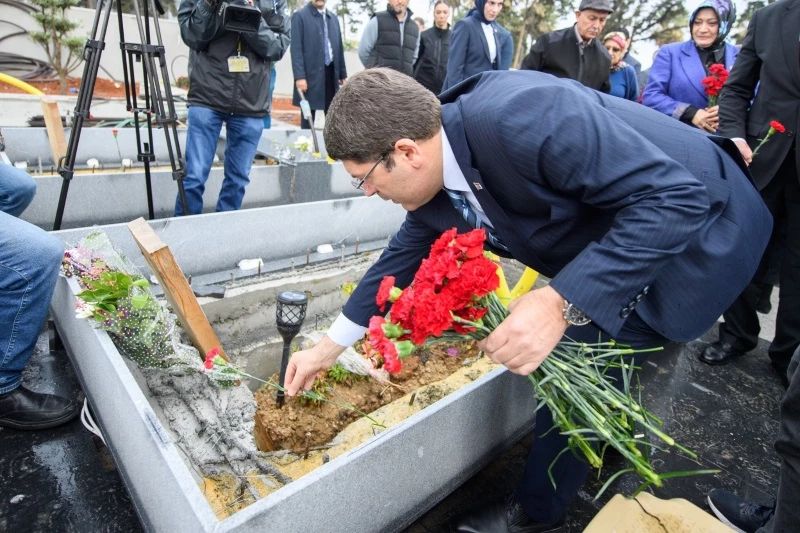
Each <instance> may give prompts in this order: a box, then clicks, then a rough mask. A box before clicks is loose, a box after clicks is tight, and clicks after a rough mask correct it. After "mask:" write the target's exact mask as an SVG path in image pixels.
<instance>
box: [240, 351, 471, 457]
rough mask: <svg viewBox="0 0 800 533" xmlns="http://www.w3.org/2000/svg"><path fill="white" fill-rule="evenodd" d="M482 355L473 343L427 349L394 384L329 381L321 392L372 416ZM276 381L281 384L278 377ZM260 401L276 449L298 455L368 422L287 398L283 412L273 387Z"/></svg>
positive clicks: (346, 411) (363, 380)
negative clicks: (359, 424) (348, 427)
mask: <svg viewBox="0 0 800 533" xmlns="http://www.w3.org/2000/svg"><path fill="white" fill-rule="evenodd" d="M477 355H478V347H477V345H476V344H475V343H474V342H462V343H457V344H450V343H448V344H438V345H431V346H429V347H425V348H423V349H422V350H421V351H420V354H419V356H417V355H413V356H411V357H408V358H406V359H404V360H403V369H402V370H401V371H400V372H399V373H398V374H396V375H394V376H391V383H390V384H387V383H380V382H378V381H377V380H375V379H372V378H360V377H358V376H353V377H351V378H348V379H347V380H346V381H345V382H342V383H334V382H332V381H331V380H330V379H328V380H325V381H326V385H325V386H324V387H323V388H322V389H321V390H320V392H321V393H322V394H323V395H324V396H325V397H326V398H327V399H329V400H331V401H333V402H336V403H337V404H340V405H352V406H353V407H355V408H356V409H358V410H359V411H361V412H362V413H371V412H373V411H375V410H376V409H378V408H380V407H382V406H384V405H387V404H390V403H391V402H393V401H395V400H396V399H398V398H401V397H403V396H405V395H407V394H409V393H411V392H413V391H415V390H416V389H419V388H420V387H424V386H426V385H429V384H431V383H434V382H437V381H440V380H442V379H444V378H446V377H448V376H450V375H451V374H453V373H454V372H455V371H456V370H458V369H459V368H461V367H462V366H463V365H464V362H465V360H468V359H474V358H475V357H476V356H477ZM273 379H274V380H275V381H277V376H274V377H273ZM255 398H256V404H257V406H258V407H257V412H256V417H257V418H259V419H260V423H261V425H262V427H263V428H265V430H266V432H267V434H268V436H269V437H270V439H271V440H272V443H273V444H274V445H275V447H276V449H279V450H290V451H292V452H293V453H295V454H304V453H305V451H306V447H307V446H308V447H309V448H310V449H314V448H317V449H319V448H320V447H322V449H324V447H325V446H326V445H327V444H328V443H330V442H331V441H332V440H333V439H334V437H336V435H337V434H338V433H339V432H340V431H342V430H343V429H344V428H345V427H347V426H348V425H349V424H350V423H352V422H353V421H355V420H357V419H359V418H362V417H363V415H361V414H359V413H358V412H356V411H355V410H353V409H347V408H343V407H340V406H337V405H332V404H330V403H327V402H322V403H319V404H313V403H310V402H309V401H308V400H306V399H303V398H299V397H293V398H290V397H287V398H286V400H285V404H284V406H283V408H282V409H281V408H278V407H277V405H276V401H275V391H274V390H273V389H268V388H262V389H259V390H258V391H256V393H255ZM437 399H438V398H435V399H433V401H436V400H437ZM428 403H433V402H432V401H430V402H428ZM307 435H309V436H308V437H307ZM264 451H267V450H264Z"/></svg>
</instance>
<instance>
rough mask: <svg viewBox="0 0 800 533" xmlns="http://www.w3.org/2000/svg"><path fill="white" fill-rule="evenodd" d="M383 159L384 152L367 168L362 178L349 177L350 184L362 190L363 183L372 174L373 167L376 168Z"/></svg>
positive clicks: (384, 156)
mask: <svg viewBox="0 0 800 533" xmlns="http://www.w3.org/2000/svg"><path fill="white" fill-rule="evenodd" d="M384 159H386V154H384V155H382V156H381V157H380V158H379V159H378V160H377V161H375V164H374V165H372V168H371V169H369V172H367V173H366V174H364V177H363V178H361V179H360V180H359V179H358V178H351V181H350V185H352V186H353V187H355V188H356V189H358V190H359V191H363V190H364V183H365V182H366V181H367V179H368V178H369V177H370V176H371V175H372V173H373V172H374V171H375V169H376V168H378V165H380V164H381V163H382V162H383V160H384Z"/></svg>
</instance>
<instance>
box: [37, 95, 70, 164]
mask: <svg viewBox="0 0 800 533" xmlns="http://www.w3.org/2000/svg"><path fill="white" fill-rule="evenodd" d="M41 101H42V114H43V116H44V124H45V126H46V127H47V138H48V139H49V140H50V151H51V152H52V153H53V161H54V164H55V166H58V162H59V161H60V160H61V158H62V157H63V156H65V155H67V140H66V138H65V137H64V124H63V123H62V122H61V111H60V110H59V109H58V102H56V101H55V99H53V98H51V97H49V96H42V98H41Z"/></svg>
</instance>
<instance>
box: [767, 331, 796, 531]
mask: <svg viewBox="0 0 800 533" xmlns="http://www.w3.org/2000/svg"><path fill="white" fill-rule="evenodd" d="M788 374H789V389H788V390H787V391H786V394H785V395H784V397H783V401H781V425H780V429H778V439H777V440H776V441H775V451H776V452H778V455H779V456H780V458H781V477H780V482H779V483H778V498H777V500H776V501H775V515H774V516H773V517H772V520H770V521H769V522H768V523H767V525H766V526H764V527H763V528H761V529H759V530H758V531H757V532H756V533H773V532H774V533H780V532H782V531H797V529H798V527H800V347H798V349H797V350H796V351H795V352H794V357H793V358H792V361H791V363H790V364H789V372H788Z"/></svg>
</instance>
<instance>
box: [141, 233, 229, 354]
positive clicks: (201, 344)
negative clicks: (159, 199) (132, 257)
mask: <svg viewBox="0 0 800 533" xmlns="http://www.w3.org/2000/svg"><path fill="white" fill-rule="evenodd" d="M128 229H129V230H130V232H131V234H132V235H133V239H134V240H135V241H136V244H137V245H138V246H139V249H140V250H141V251H142V255H144V258H145V259H146V260H147V264H149V265H150V268H151V269H152V271H153V274H155V276H156V278H157V279H158V282H159V283H160V284H161V288H162V289H163V290H164V295H165V296H166V297H167V301H168V302H169V304H170V305H171V306H172V311H173V312H174V313H175V314H176V315H177V316H178V320H179V321H180V323H181V326H183V329H184V330H186V333H187V334H188V335H189V338H190V339H191V341H192V344H193V345H194V347H195V348H197V349H198V350H199V351H200V354H201V355H203V356H205V354H207V353H208V352H209V351H210V350H212V349H213V348H219V350H220V355H221V356H222V357H224V358H225V360H228V357H227V355H225V351H224V350H223V349H222V345H221V344H220V342H219V339H218V338H217V334H216V333H214V330H213V329H212V328H211V324H209V322H208V318H206V314H205V313H204V312H203V308H202V307H200V303H199V302H198V301H197V298H195V296H194V293H193V292H192V288H191V287H190V286H189V283H188V282H187V281H186V276H184V275H183V271H182V270H181V268H180V267H179V266H178V263H177V261H175V257H174V256H173V255H172V252H171V251H170V249H169V247H168V246H167V245H166V244H165V243H164V242H163V241H162V240H161V239H160V238H159V237H158V235H156V232H155V231H153V228H151V227H150V225H149V224H148V223H147V221H145V219H144V218H138V219H136V220H134V221H133V222H131V223H129V224H128Z"/></svg>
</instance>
